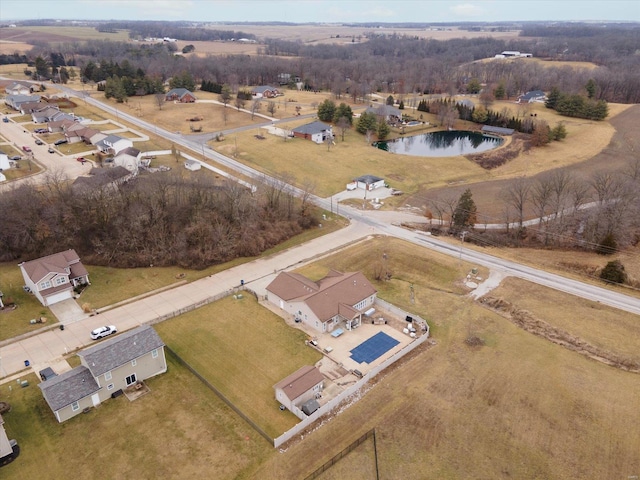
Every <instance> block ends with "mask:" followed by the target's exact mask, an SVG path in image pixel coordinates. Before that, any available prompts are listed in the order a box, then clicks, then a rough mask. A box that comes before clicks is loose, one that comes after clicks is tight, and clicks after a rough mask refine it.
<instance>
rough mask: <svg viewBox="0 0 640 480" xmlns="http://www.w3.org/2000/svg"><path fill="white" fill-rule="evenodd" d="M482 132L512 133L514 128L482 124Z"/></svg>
mask: <svg viewBox="0 0 640 480" xmlns="http://www.w3.org/2000/svg"><path fill="white" fill-rule="evenodd" d="M482 131H483V132H489V133H498V134H500V135H513V132H515V130H514V129H513V128H504V127H494V126H492V125H484V126H483V127H482Z"/></svg>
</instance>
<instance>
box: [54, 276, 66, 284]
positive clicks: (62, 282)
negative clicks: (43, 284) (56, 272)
mask: <svg viewBox="0 0 640 480" xmlns="http://www.w3.org/2000/svg"><path fill="white" fill-rule="evenodd" d="M65 283H67V277H58V278H56V285H63V284H65Z"/></svg>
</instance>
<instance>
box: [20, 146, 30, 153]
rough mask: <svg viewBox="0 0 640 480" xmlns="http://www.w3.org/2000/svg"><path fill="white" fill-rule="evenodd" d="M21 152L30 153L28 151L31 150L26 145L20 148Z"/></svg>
mask: <svg viewBox="0 0 640 480" xmlns="http://www.w3.org/2000/svg"><path fill="white" fill-rule="evenodd" d="M22 151H23V152H30V151H31V148H30V147H27V146H26V145H24V146H23V147H22Z"/></svg>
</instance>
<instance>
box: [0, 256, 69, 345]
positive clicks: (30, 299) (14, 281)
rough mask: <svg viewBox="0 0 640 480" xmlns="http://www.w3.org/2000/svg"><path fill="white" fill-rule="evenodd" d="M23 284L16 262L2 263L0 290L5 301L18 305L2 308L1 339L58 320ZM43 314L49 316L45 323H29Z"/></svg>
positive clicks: (0, 268) (0, 314)
mask: <svg viewBox="0 0 640 480" xmlns="http://www.w3.org/2000/svg"><path fill="white" fill-rule="evenodd" d="M23 285H24V279H23V278H22V273H20V268H19V267H18V266H17V264H16V263H4V264H0V291H2V293H4V297H3V300H4V303H5V304H6V303H8V302H9V301H10V300H12V301H14V302H15V303H16V305H18V308H16V309H15V310H9V309H4V310H0V340H6V339H7V338H11V337H15V336H16V335H20V334H22V333H27V332H32V331H34V330H38V329H40V328H42V327H43V326H46V325H49V324H51V323H52V322H56V321H57V320H56V318H55V317H54V316H53V315H52V314H51V312H50V310H49V309H48V308H47V307H43V306H42V304H41V303H40V302H39V301H38V299H37V298H36V297H35V296H34V295H30V294H28V293H26V292H25V291H24V290H23V289H22V286H23ZM42 316H44V317H47V320H48V322H47V323H46V324H45V325H43V324H34V325H32V324H30V323H29V320H31V319H32V318H38V317H42Z"/></svg>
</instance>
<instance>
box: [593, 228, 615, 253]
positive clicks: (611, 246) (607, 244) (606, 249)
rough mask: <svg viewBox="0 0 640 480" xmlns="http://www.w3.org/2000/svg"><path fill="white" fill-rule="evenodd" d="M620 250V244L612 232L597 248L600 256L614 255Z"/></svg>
mask: <svg viewBox="0 0 640 480" xmlns="http://www.w3.org/2000/svg"><path fill="white" fill-rule="evenodd" d="M617 250H618V242H616V237H615V236H614V235H613V233H612V232H609V233H607V234H606V235H605V236H604V238H603V239H602V240H600V242H599V243H598V245H597V246H596V253H598V254H599V255H612V254H614V253H616V251H617Z"/></svg>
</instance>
